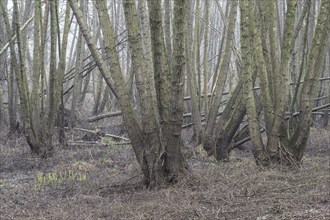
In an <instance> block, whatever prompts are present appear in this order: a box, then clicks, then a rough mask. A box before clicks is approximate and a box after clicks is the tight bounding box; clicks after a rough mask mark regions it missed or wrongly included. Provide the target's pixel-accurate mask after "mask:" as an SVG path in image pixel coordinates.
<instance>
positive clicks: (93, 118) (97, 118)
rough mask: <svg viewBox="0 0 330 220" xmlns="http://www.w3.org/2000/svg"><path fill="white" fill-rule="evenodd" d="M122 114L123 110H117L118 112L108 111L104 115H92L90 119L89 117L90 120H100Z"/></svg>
mask: <svg viewBox="0 0 330 220" xmlns="http://www.w3.org/2000/svg"><path fill="white" fill-rule="evenodd" d="M120 115H121V111H117V112H108V113H105V114H102V115H97V116H94V117H90V118H89V119H87V121H88V122H94V121H98V120H101V119H103V118H111V117H115V116H120Z"/></svg>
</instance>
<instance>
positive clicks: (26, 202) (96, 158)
mask: <svg viewBox="0 0 330 220" xmlns="http://www.w3.org/2000/svg"><path fill="white" fill-rule="evenodd" d="M6 134H7V131H6V129H2V130H1V131H0V219H1V220H6V219H93V220H94V219H157V220H158V219H258V220H265V219H297V220H298V219H299V220H300V219H313V220H314V219H330V195H329V194H330V189H329V187H330V172H329V171H330V170H329V153H330V150H329V145H330V131H329V130H325V129H317V130H316V129H313V131H312V136H311V138H310V143H309V146H308V149H307V152H306V156H305V158H304V162H303V165H302V167H301V168H299V169H292V170H289V169H285V168H283V167H282V168H281V167H276V168H273V169H264V170H263V169H259V168H258V167H257V166H256V165H255V163H254V161H253V158H252V155H251V154H250V152H249V150H248V149H245V150H244V151H238V150H237V151H235V152H233V153H232V155H231V161H230V163H220V162H214V161H212V160H209V159H207V158H205V157H203V155H202V154H199V153H198V151H195V153H194V152H193V150H192V149H191V148H189V147H185V154H186V155H187V160H188V162H189V165H190V168H191V171H192V176H190V177H188V178H187V179H185V180H182V181H181V182H179V183H178V184H177V185H174V186H171V187H168V188H164V189H159V190H151V191H150V190H147V189H145V188H144V187H143V185H142V184H141V172H140V170H139V167H138V164H137V162H136V160H135V157H134V154H133V152H132V150H131V148H130V147H129V146H127V145H122V144H118V142H114V141H111V140H108V139H104V138H102V140H101V142H102V143H101V144H96V145H95V144H93V143H90V144H87V145H86V144H85V145H82V144H81V145H79V144H78V145H74V146H69V147H66V148H63V147H57V148H56V151H55V154H54V155H53V157H51V158H48V159H40V158H37V157H33V156H31V154H30V153H29V149H28V147H27V145H26V142H25V140H24V138H23V137H15V138H11V139H9V138H8V137H7V136H6ZM81 136H83V134H82V133H78V132H74V133H69V134H68V136H67V137H68V138H69V140H71V141H73V140H77V139H79V137H81Z"/></svg>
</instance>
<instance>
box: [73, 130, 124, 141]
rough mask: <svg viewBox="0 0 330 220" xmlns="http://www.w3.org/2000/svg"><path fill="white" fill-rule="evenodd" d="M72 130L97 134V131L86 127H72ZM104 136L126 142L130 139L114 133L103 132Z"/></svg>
mask: <svg viewBox="0 0 330 220" xmlns="http://www.w3.org/2000/svg"><path fill="white" fill-rule="evenodd" d="M73 130H76V131H84V132H89V133H92V134H97V133H98V132H97V131H93V130H88V129H84V128H74V129H73ZM104 137H112V138H117V139H121V140H125V141H127V142H129V141H130V140H129V139H128V138H125V137H122V136H118V135H114V134H104Z"/></svg>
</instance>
